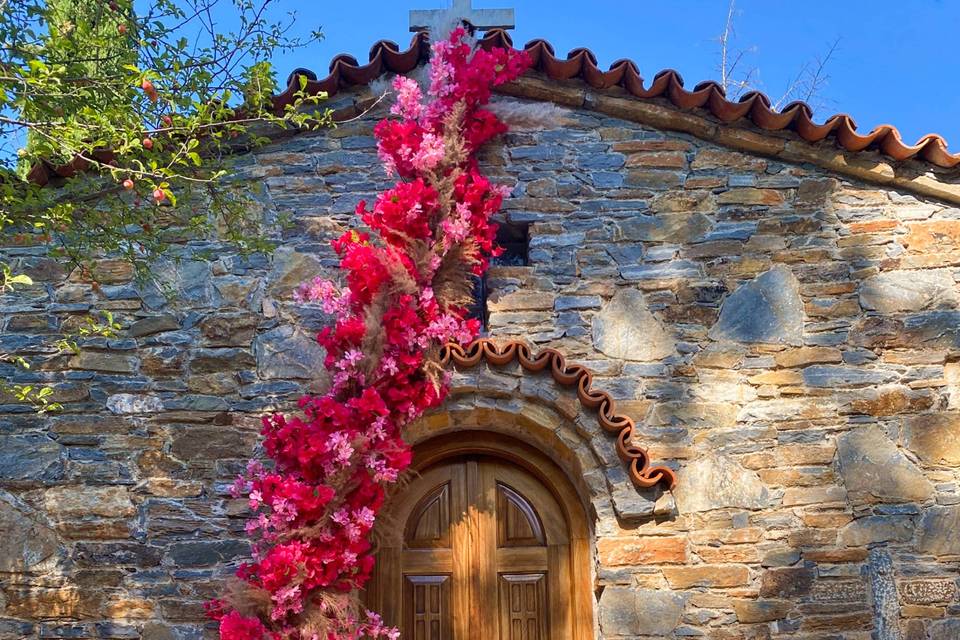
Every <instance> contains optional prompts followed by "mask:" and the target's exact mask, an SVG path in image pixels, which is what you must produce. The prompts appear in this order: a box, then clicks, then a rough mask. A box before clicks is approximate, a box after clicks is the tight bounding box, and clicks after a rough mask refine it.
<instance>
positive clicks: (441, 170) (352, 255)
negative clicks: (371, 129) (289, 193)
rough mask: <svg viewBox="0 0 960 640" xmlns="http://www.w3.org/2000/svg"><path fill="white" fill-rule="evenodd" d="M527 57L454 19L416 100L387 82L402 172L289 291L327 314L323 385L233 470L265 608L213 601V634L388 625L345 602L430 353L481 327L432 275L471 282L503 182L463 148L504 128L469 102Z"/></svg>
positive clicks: (393, 147) (404, 85) (336, 631)
mask: <svg viewBox="0 0 960 640" xmlns="http://www.w3.org/2000/svg"><path fill="white" fill-rule="evenodd" d="M527 64H528V63H527V60H526V57H525V55H524V54H522V53H518V52H515V51H512V50H511V51H507V50H498V49H495V50H492V51H483V50H478V51H473V50H472V49H471V47H470V46H469V45H468V44H467V43H466V42H465V33H464V31H463V29H457V30H456V31H454V32H453V33H452V34H451V35H450V37H449V38H448V39H446V40H442V41H439V42H437V43H436V44H435V45H434V46H433V59H432V62H431V74H430V78H431V83H430V88H429V91H428V95H427V96H426V98H425V97H424V95H423V93H422V91H421V89H420V87H419V86H418V85H417V84H416V82H414V81H413V80H410V79H407V78H397V79H396V80H395V81H394V88H395V90H396V93H397V102H396V104H395V105H394V107H393V109H392V113H393V114H394V115H397V116H399V119H396V120H390V119H388V120H384V121H382V122H380V123H379V124H378V125H377V126H376V128H375V135H376V137H377V141H378V150H379V154H380V157H381V158H382V160H383V162H384V165H385V166H386V168H387V169H388V170H389V171H391V172H394V173H396V174H398V175H399V177H400V180H399V181H398V182H397V183H396V185H395V186H394V187H393V188H391V189H389V190H387V191H385V192H384V193H382V194H380V195H379V196H378V197H377V199H376V201H375V202H374V203H373V206H372V207H368V205H367V203H364V202H361V203H360V205H359V206H358V208H357V213H358V215H359V217H360V219H361V220H362V221H363V222H364V224H365V225H366V226H367V227H368V228H369V229H370V232H371V233H369V234H368V233H361V232H356V231H350V232H348V233H346V234H344V235H343V236H342V237H340V238H339V239H337V240H336V241H335V242H334V243H333V246H334V249H335V250H336V251H337V253H338V255H339V257H340V269H341V272H342V276H343V284H342V285H337V284H335V283H334V282H332V281H328V280H324V279H319V278H318V279H315V280H313V281H312V282H309V283H306V284H304V285H303V286H301V288H300V289H299V290H298V292H297V298H298V299H299V300H301V301H303V302H308V303H317V304H319V305H320V306H321V307H322V308H323V310H324V311H325V312H327V313H329V314H331V315H333V316H334V321H333V323H332V325H331V326H329V327H327V328H325V329H324V330H323V331H321V332H320V334H319V336H318V340H319V342H320V344H321V345H322V346H323V347H324V348H325V349H326V353H327V356H326V360H325V362H324V366H325V367H326V369H327V370H328V371H330V373H331V385H330V388H329V390H328V391H327V392H326V393H324V394H322V395H305V396H303V397H302V398H301V399H300V403H299V406H300V409H301V413H302V415H295V416H284V415H281V414H275V415H271V416H267V417H265V418H264V421H263V425H264V426H263V436H264V450H265V452H266V454H267V455H268V456H269V458H270V460H271V461H272V464H270V465H266V466H264V465H261V464H259V463H256V462H254V463H251V464H250V466H249V467H248V470H247V473H246V475H245V476H244V477H242V478H240V479H238V481H237V484H236V486H235V495H236V496H238V497H239V496H246V499H247V500H248V502H249V506H250V509H251V510H252V511H253V513H254V516H253V517H252V518H251V519H250V521H249V522H248V524H247V532H248V533H249V535H250V536H251V537H252V538H253V540H254V557H253V560H252V561H251V562H249V563H246V564H244V565H243V566H241V567H240V569H239V570H238V576H239V577H240V578H241V579H242V580H243V581H244V582H245V583H246V585H247V587H248V588H249V589H250V590H252V591H253V592H255V593H259V594H262V595H265V596H266V597H268V598H269V605H268V606H266V607H265V608H264V607H261V608H260V609H257V608H256V607H254V606H252V605H249V604H242V603H239V602H238V601H236V600H231V599H230V598H225V599H223V600H218V601H214V602H212V603H211V604H210V606H209V610H210V613H211V616H212V617H214V618H216V619H218V620H219V621H220V637H221V639H222V640H263V639H267V638H269V639H270V640H357V639H359V638H388V639H395V638H397V637H398V636H399V634H398V632H397V631H396V630H395V629H390V628H388V627H385V626H384V625H383V624H382V622H381V620H380V618H379V617H378V616H377V615H376V614H374V613H372V612H367V611H363V610H362V608H361V607H359V606H342V603H343V602H344V598H349V594H351V593H352V592H355V591H356V590H357V589H360V588H362V587H363V586H364V585H365V584H366V582H367V580H368V579H369V577H370V573H371V570H372V569H373V564H374V557H373V553H372V547H371V542H370V535H371V532H372V530H373V527H374V524H375V521H376V515H377V512H378V511H379V510H380V507H381V505H382V504H383V501H384V496H385V488H386V486H387V485H389V484H390V483H392V482H395V481H396V480H397V478H398V477H399V476H400V474H401V473H403V471H404V470H405V469H406V468H407V467H408V466H409V465H410V462H411V450H410V447H409V446H408V445H407V444H406V443H405V442H404V440H403V438H402V432H403V429H404V427H405V426H406V425H407V424H409V423H410V421H412V420H415V419H416V418H418V417H419V416H421V415H422V414H423V412H424V411H426V410H427V409H429V408H431V407H434V406H436V405H437V404H439V403H440V402H441V401H442V400H443V398H444V396H445V394H446V390H447V387H446V378H445V377H444V376H443V375H440V374H438V373H437V363H436V362H435V361H432V360H431V358H434V359H435V357H436V353H437V352H438V347H439V346H441V345H443V344H444V343H446V342H448V341H455V342H459V343H461V344H463V343H466V342H469V341H470V340H472V339H474V338H475V337H476V335H477V333H478V330H479V325H478V322H477V321H476V320H472V319H466V318H465V309H464V301H463V300H462V299H448V298H446V297H445V295H447V294H445V293H443V292H445V291H449V290H452V288H451V287H450V286H446V285H449V283H444V282H441V280H442V279H443V278H448V279H449V278H450V275H449V274H450V272H451V270H450V269H449V267H450V266H451V264H453V265H454V266H456V267H457V269H455V270H454V273H455V274H456V277H458V278H460V279H462V281H463V282H469V278H470V276H471V274H482V273H483V271H484V269H485V268H486V266H487V260H488V256H489V255H491V254H494V253H495V252H496V251H497V249H496V246H495V234H496V228H495V225H494V224H492V223H491V221H490V217H491V215H492V214H494V213H495V212H496V211H497V210H498V209H499V208H500V205H501V202H502V200H503V198H504V197H505V196H506V194H507V192H508V190H506V189H504V188H502V187H498V186H495V185H493V184H491V183H490V181H489V180H487V179H486V178H485V177H484V176H483V175H481V173H480V171H479V169H478V166H477V162H476V159H475V157H474V152H475V151H476V150H477V148H478V147H479V146H480V145H481V144H483V142H485V141H486V140H489V139H490V138H491V137H492V136H494V135H496V134H498V133H500V132H502V131H504V129H505V127H504V126H503V124H502V123H500V122H499V120H497V118H496V117H495V116H494V115H493V114H492V113H490V112H489V111H486V110H484V109H482V108H481V107H482V105H484V104H485V103H486V102H487V101H488V100H489V98H490V89H491V87H492V86H495V85H497V84H500V83H502V82H506V81H509V80H512V79H514V78H516V77H517V76H519V75H520V74H521V73H522V72H523V71H524V70H525V69H526V67H527ZM458 149H459V151H457V150H458ZM451 261H453V262H451ZM441 274H443V275H441ZM461 284H462V283H461ZM462 288H463V287H462V286H461V287H460V289H462ZM264 599H265V598H263V597H261V598H260V601H263V600H264ZM249 601H256V599H255V598H252V599H249V600H248V601H245V602H249ZM331 603H338V604H336V605H334V604H331Z"/></svg>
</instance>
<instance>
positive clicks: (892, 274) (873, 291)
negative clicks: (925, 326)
mask: <svg viewBox="0 0 960 640" xmlns="http://www.w3.org/2000/svg"><path fill="white" fill-rule="evenodd" d="M957 303H958V298H957V285H956V283H955V282H954V281H953V276H952V275H950V272H949V270H947V269H934V270H931V271H889V272H886V273H880V274H877V275H875V276H872V277H870V278H867V279H866V280H864V281H863V283H862V284H861V285H860V305H861V306H862V307H863V308H864V309H871V310H873V311H879V312H880V313H895V312H898V311H922V310H924V309H939V308H956V307H957Z"/></svg>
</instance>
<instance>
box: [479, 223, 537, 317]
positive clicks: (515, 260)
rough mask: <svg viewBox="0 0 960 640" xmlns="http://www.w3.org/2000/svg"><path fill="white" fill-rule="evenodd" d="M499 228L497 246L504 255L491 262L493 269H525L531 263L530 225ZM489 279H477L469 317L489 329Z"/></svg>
mask: <svg viewBox="0 0 960 640" xmlns="http://www.w3.org/2000/svg"><path fill="white" fill-rule="evenodd" d="M498 224H499V226H498V227H497V244H498V245H499V246H501V247H503V253H502V254H500V255H499V256H497V257H496V258H493V259H491V260H490V266H492V267H525V266H527V265H528V264H530V262H529V255H528V251H529V248H530V225H529V224H528V223H526V222H520V223H517V222H513V223H510V222H499V223H498ZM487 294H488V288H487V278H486V276H484V277H482V278H475V283H474V287H473V304H472V305H471V306H470V312H469V317H471V318H477V319H478V320H480V322H481V323H482V325H483V329H484V330H486V329H487V319H488V316H489V313H488V312H487Z"/></svg>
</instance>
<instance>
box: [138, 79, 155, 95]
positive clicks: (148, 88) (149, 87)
mask: <svg viewBox="0 0 960 640" xmlns="http://www.w3.org/2000/svg"><path fill="white" fill-rule="evenodd" d="M140 88H141V89H143V90H144V91H146V92H147V93H152V92H153V91H155V89H154V87H153V83H152V82H150V81H149V80H147V79H146V78H144V79H143V82H141V83H140Z"/></svg>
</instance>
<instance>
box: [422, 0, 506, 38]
mask: <svg viewBox="0 0 960 640" xmlns="http://www.w3.org/2000/svg"><path fill="white" fill-rule="evenodd" d="M470 5H471V0H453V7H452V8H450V9H411V10H410V31H423V30H424V29H426V28H427V26H428V25H431V24H435V23H436V22H437V21H438V19H440V18H441V17H442V16H445V14H447V13H448V12H452V13H453V14H454V15H455V17H456V19H457V21H460V20H466V21H467V22H469V23H470V24H471V25H473V26H474V27H475V28H476V29H478V30H480V31H487V30H488V29H513V28H514V26H516V25H515V24H514V23H515V18H514V15H513V9H474V8H473V7H471V6H470Z"/></svg>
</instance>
